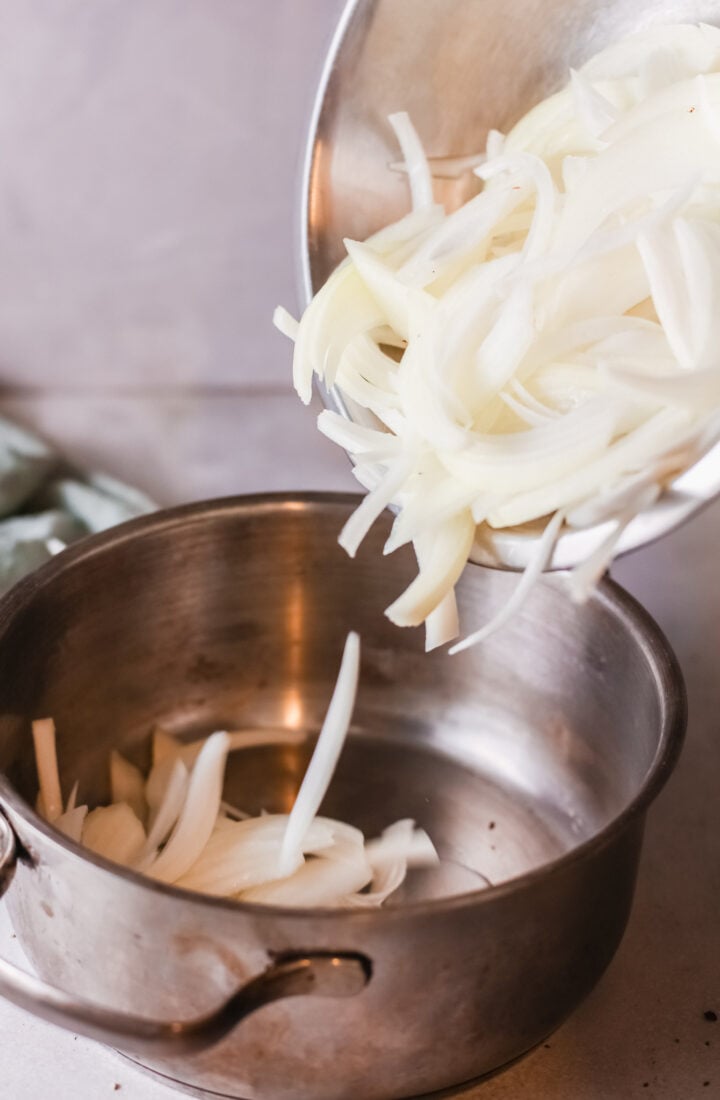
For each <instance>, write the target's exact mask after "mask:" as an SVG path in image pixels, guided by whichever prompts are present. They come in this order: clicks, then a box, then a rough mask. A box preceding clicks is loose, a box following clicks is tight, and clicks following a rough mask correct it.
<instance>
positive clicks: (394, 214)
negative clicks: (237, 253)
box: [300, 0, 720, 569]
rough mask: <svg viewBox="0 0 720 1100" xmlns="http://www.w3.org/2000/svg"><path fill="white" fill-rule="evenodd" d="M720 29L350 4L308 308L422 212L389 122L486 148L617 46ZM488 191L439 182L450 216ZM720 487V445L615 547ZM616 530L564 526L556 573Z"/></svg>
mask: <svg viewBox="0 0 720 1100" xmlns="http://www.w3.org/2000/svg"><path fill="white" fill-rule="evenodd" d="M678 22H685V23H697V22H706V23H711V24H718V23H720V15H719V9H718V4H717V2H716V0H679V2H678V0H573V2H572V3H569V2H568V0H503V3H488V2H487V0H422V3H418V2H417V0H348V3H347V4H346V6H345V9H344V11H343V14H342V17H341V19H340V22H339V24H338V27H337V31H336V33H335V37H334V40H333V43H332V45H331V47H330V50H329V52H328V57H327V61H326V63H325V69H324V72H323V74H322V78H321V80H320V86H319V88H318V92H317V97H316V101H315V110H314V112H313V117H312V121H311V124H310V131H309V134H308V143H307V152H306V160H305V170H304V179H303V190H302V208H301V215H300V227H301V240H300V257H301V281H302V287H303V291H304V294H305V297H306V299H307V300H309V298H310V297H311V296H312V294H313V293H314V292H315V291H317V290H318V289H319V288H320V287H321V286H322V284H323V283H324V282H325V280H326V279H327V277H328V275H329V274H330V273H331V271H332V270H333V269H334V268H335V267H336V266H337V264H338V263H339V261H340V260H341V259H342V258H343V256H344V255H345V249H344V246H343V243H342V242H343V239H344V238H345V237H350V238H352V239H355V240H364V239H365V238H366V237H368V236H369V235H370V234H371V233H373V232H375V230H377V229H380V228H381V227H382V226H384V225H387V224H388V223H390V222H392V221H395V220H396V219H397V218H399V217H401V216H402V215H403V214H405V213H407V211H408V209H409V201H410V200H409V191H408V184H407V178H406V177H405V176H404V175H402V173H400V172H397V171H393V170H392V169H391V164H392V163H393V161H397V159H398V155H399V154H398V148H397V144H396V141H395V138H394V135H393V132H392V130H391V128H390V126H389V125H388V122H387V116H388V115H389V114H391V113H392V112H393V111H401V110H402V111H408V112H409V113H410V116H411V118H412V119H413V122H414V124H415V126H416V128H417V130H418V132H419V134H420V136H421V139H422V141H423V144H424V146H425V148H426V151H427V152H428V154H429V155H431V156H447V155H451V156H452V155H462V154H467V153H478V152H481V151H482V150H483V149H484V148H485V142H486V139H487V134H488V130H490V129H491V128H495V129H499V130H502V131H504V132H507V130H509V129H510V127H511V126H512V125H513V124H514V123H515V122H517V121H518V119H519V118H521V116H522V115H523V114H525V112H526V111H528V110H529V108H530V107H532V106H534V104H536V103H537V102H539V100H541V99H542V98H543V97H545V96H547V95H549V94H550V93H552V92H555V91H557V90H558V88H560V87H562V86H563V85H564V84H565V83H566V82H567V79H568V72H569V68H570V66H574V67H576V68H577V67H578V66H580V65H582V63H583V62H584V61H587V60H588V58H589V57H591V56H592V55H593V54H594V53H597V52H598V51H599V50H602V49H604V48H605V47H606V46H608V45H610V43H611V42H614V41H616V40H617V39H619V38H622V37H623V36H624V35H627V34H631V33H632V32H633V31H636V30H644V29H647V28H648V27H650V26H652V25H655V24H662V23H678ZM478 187H479V183H478V180H477V179H476V178H475V177H474V176H473V175H472V174H467V175H464V176H462V177H461V178H460V179H458V180H438V181H437V182H436V187H435V190H436V197H437V199H438V201H441V202H443V203H444V204H445V206H446V207H447V208H448V209H453V208H455V207H457V206H459V205H460V204H461V203H463V202H465V201H466V200H467V199H468V198H470V196H471V195H472V194H474V193H475V192H476V191H477V190H478ZM318 388H319V390H320V393H321V396H322V398H323V400H324V402H325V404H326V405H328V406H330V407H332V408H335V409H337V410H338V411H340V412H341V413H343V415H346V416H349V417H350V418H351V419H353V420H356V421H358V422H359V423H368V422H370V421H369V420H368V417H370V416H371V414H369V413H368V412H367V410H365V409H361V408H360V407H358V406H356V405H354V404H353V403H352V402H351V401H348V400H346V399H345V398H343V397H342V396H341V395H340V394H339V393H338V391H337V390H332V391H327V390H325V389H324V388H323V387H322V386H319V387H318ZM719 493H720V444H718V445H716V446H715V447H714V448H713V449H712V450H711V451H710V453H709V454H707V455H705V457H704V458H702V459H701V460H700V461H699V462H697V463H696V464H695V465H694V466H692V467H690V469H688V470H687V471H685V472H684V473H683V474H681V475H680V476H679V477H677V478H676V479H675V480H674V482H673V483H672V486H671V487H670V488H669V489H668V490H667V491H665V492H664V493H663V494H662V496H661V497H660V498H659V499H658V501H657V502H656V503H655V504H654V505H653V506H652V507H651V508H647V509H645V510H644V511H643V512H641V513H640V514H639V515H638V516H637V517H636V518H635V519H634V520H633V521H632V522H631V523H630V524H628V526H627V527H626V528H625V530H624V531H623V532H622V534H621V535H620V538H619V541H618V543H617V546H616V549H615V553H616V554H621V553H624V552H626V551H628V550H633V549H635V548H637V547H638V546H643V545H645V544H647V543H649V542H652V541H654V540H655V539H657V538H660V537H661V536H662V535H664V534H667V533H668V532H669V531H671V530H672V529H673V528H675V527H677V526H678V525H679V524H680V523H683V522H685V520H687V519H689V518H690V516H692V515H693V514H694V513H695V512H696V511H697V510H698V509H699V508H702V507H704V505H706V504H707V503H708V502H709V501H710V500H712V499H714V497H715V496H717V495H718V494H719ZM542 527H543V525H542V524H530V525H527V526H526V527H523V528H517V529H508V530H505V531H496V532H493V545H492V552H491V553H489V552H488V546H487V543H486V542H485V541H483V540H478V541H477V542H476V544H475V546H474V547H473V550H472V552H471V560H473V561H477V562H480V563H481V564H483V565H490V566H496V565H501V566H503V567H505V568H509V569H520V568H523V567H524V566H525V565H526V564H527V562H528V560H529V559H530V558H531V556H532V554H533V552H534V549H535V544H536V539H537V537H538V535H539V533H540V532H541V531H542ZM611 529H612V524H605V525H603V526H602V527H600V526H598V527H592V528H587V529H583V530H572V529H569V528H567V529H564V530H563V532H562V534H561V536H560V538H559V539H558V542H557V545H556V547H555V551H554V554H553V562H552V564H553V568H555V569H566V568H570V567H571V566H572V565H574V564H576V563H577V562H579V561H581V560H582V559H583V558H584V557H587V555H588V554H589V553H590V552H591V551H592V549H594V547H595V546H596V545H597V544H598V542H599V541H601V540H602V538H604V537H606V536H607V535H608V534H609V533H610V531H611Z"/></svg>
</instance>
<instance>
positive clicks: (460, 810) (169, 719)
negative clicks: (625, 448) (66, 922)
mask: <svg viewBox="0 0 720 1100" xmlns="http://www.w3.org/2000/svg"><path fill="white" fill-rule="evenodd" d="M356 504H357V498H352V497H330V496H318V497H313V496H312V495H304V496H298V497H295V498H285V499H279V498H272V497H270V498H246V499H244V500H242V499H240V500H237V501H233V500H228V501H226V502H220V503H217V504H209V505H199V506H191V507H188V508H184V509H176V510H174V511H172V512H167V513H161V514H159V515H157V516H154V517H149V518H146V519H143V520H141V521H138V522H135V523H133V524H130V525H125V526H124V527H123V528H120V529H117V530H115V531H113V532H109V533H107V534H105V535H103V536H99V537H97V538H94V539H89V540H86V541H85V543H84V544H82V545H80V546H78V547H77V548H75V549H73V550H71V551H69V552H67V553H64V554H63V555H61V557H60V558H59V559H56V560H55V561H54V562H52V563H51V564H50V565H49V566H47V567H45V569H43V570H42V571H41V572H40V573H38V574H36V575H35V577H34V578H32V579H31V580H30V581H28V582H26V583H24V584H23V585H21V586H19V587H18V588H17V589H15V591H14V593H12V594H11V595H10V597H8V598H7V599H6V600H5V601H4V604H3V605H2V612H0V770H1V771H2V772H4V773H5V775H6V777H7V779H8V781H9V783H10V784H11V785H12V786H13V787H14V789H15V791H16V792H18V793H19V795H20V796H22V797H23V798H24V799H26V800H27V801H28V802H30V803H33V802H34V799H35V794H36V790H37V778H36V774H35V768H34V763H33V754H32V741H31V734H30V721H31V719H32V718H35V717H42V716H46V715H51V716H52V717H53V718H54V719H55V721H56V725H57V729H58V747H59V759H60V767H61V777H62V782H63V789H64V791H65V793H67V792H69V790H70V787H71V785H72V783H73V782H74V781H75V780H76V779H78V780H79V781H80V801H86V800H87V801H89V802H90V804H91V805H92V804H94V803H98V802H102V801H103V800H107V798H108V797H109V786H108V776H107V761H108V755H109V752H110V750H111V749H113V748H118V749H120V750H121V751H122V752H123V753H125V754H126V755H127V756H128V757H129V758H130V759H132V760H133V761H135V762H136V763H139V764H141V765H147V764H148V762H149V753H150V749H149V739H150V733H151V730H152V728H153V727H154V726H155V725H160V726H163V727H165V728H166V729H168V730H170V731H172V732H175V733H177V734H179V735H181V736H186V737H193V736H197V735H198V734H202V733H207V732H210V731H212V730H213V729H220V728H225V729H233V730H237V729H243V728H245V729H255V728H258V727H262V728H274V729H278V728H280V729H287V728H292V729H302V730H307V731H310V732H311V733H314V732H315V731H317V729H318V728H319V724H320V722H321V721H322V717H323V715H324V711H325V708H326V706H327V703H328V701H329V696H330V693H331V690H332V685H333V683H334V679H335V676H336V674H337V669H338V664H339V660H340V655H341V650H342V644H343V640H344V636H345V634H346V632H347V630H349V629H355V630H358V631H359V632H360V634H361V636H362V648H363V659H362V675H361V687H360V692H359V696H358V703H357V707H356V712H355V716H354V721H353V727H352V731H351V736H350V738H349V743H348V745H347V747H346V750H345V752H344V754H343V756H342V758H341V762H340V765H339V768H338V771H337V774H336V777H335V779H334V781H333V784H332V787H331V789H330V791H329V794H328V797H327V799H326V802H325V804H324V806H323V808H322V810H323V812H325V813H327V814H329V815H331V816H335V817H338V818H341V819H343V820H346V821H349V822H351V823H353V824H355V825H358V826H359V827H360V828H362V829H363V830H364V831H365V833H366V835H370V836H372V835H377V834H378V833H379V832H380V831H381V830H382V829H383V828H384V827H385V826H386V825H388V824H389V823H390V822H392V821H394V820H396V819H397V818H399V817H412V818H414V819H415V820H416V821H417V822H418V823H419V824H420V825H422V826H423V827H424V828H426V829H427V831H428V832H429V834H430V836H431V837H432V838H433V840H434V841H435V843H436V845H437V847H438V849H439V851H440V853H441V856H442V858H443V863H442V865H441V867H440V869H439V870H438V871H435V872H432V873H430V872H422V873H421V872H417V873H416V874H415V875H414V877H412V878H411V879H409V880H408V884H407V887H406V888H405V891H404V894H401V895H399V896H398V897H397V898H396V899H395V900H396V901H397V902H401V901H402V899H403V897H405V898H407V897H413V898H415V897H420V896H428V895H433V894H437V893H442V892H445V891H451V892H459V891H464V890H467V889H473V888H475V887H476V886H480V885H484V884H485V882H491V883H498V882H502V881H505V880H507V879H510V878H513V877H515V876H517V875H519V874H522V873H523V872H525V871H528V870H530V869H533V868H536V867H538V866H541V865H542V864H544V863H546V862H548V861H550V860H552V859H554V858H555V857H557V856H559V855H560V854H562V853H564V852H567V851H568V850H569V849H571V848H573V847H574V846H576V845H578V844H579V843H581V842H582V841H584V840H586V839H588V838H590V837H592V836H593V835H594V834H596V833H597V832H598V831H599V830H601V829H602V828H603V827H604V826H606V825H607V824H608V823H609V822H611V821H612V819H613V818H614V817H616V816H617V815H618V814H619V813H621V812H622V811H623V809H625V808H626V807H627V805H628V804H629V803H630V802H631V801H632V800H633V799H634V798H635V797H636V796H637V794H638V792H639V791H640V790H641V789H642V788H643V787H644V786H645V785H646V784H647V782H648V779H649V776H650V773H651V772H652V771H653V770H654V769H655V768H657V766H658V761H659V760H660V758H661V757H662V756H663V754H667V753H668V751H669V750H668V744H669V741H670V740H671V739H672V733H673V729H674V728H675V726H676V725H677V722H676V718H677V713H679V708H680V707H681V698H682V688H681V684H680V682H679V677H678V673H677V670H676V667H675V665H674V663H673V661H672V658H671V656H670V655H669V653H668V651H667V648H666V646H665V644H664V641H663V639H662V636H661V635H660V634H659V632H658V631H657V629H656V628H655V627H654V626H653V624H652V623H651V622H650V621H649V620H648V619H647V618H646V616H644V615H643V614H642V613H641V612H640V611H639V610H638V609H637V608H636V607H635V605H634V604H633V603H632V602H631V601H630V600H629V599H628V598H627V597H625V596H624V594H622V593H621V592H620V590H619V589H617V588H616V587H614V586H612V585H610V584H609V583H605V584H603V585H602V586H601V588H600V590H599V591H598V593H597V594H596V595H595V596H594V597H593V598H592V599H591V600H590V601H589V602H588V603H587V604H585V605H584V606H577V605H575V604H573V603H572V602H571V601H570V600H569V598H567V596H566V594H565V591H564V588H563V580H562V578H561V577H557V576H554V577H553V576H550V577H546V578H545V579H543V581H542V583H540V584H538V585H537V587H536V588H535V590H534V592H533V594H532V596H531V598H530V599H529V601H528V602H527V604H526V605H525V607H524V608H523V610H522V611H521V612H520V613H519V614H518V615H517V616H516V618H515V619H514V620H513V621H512V622H511V623H510V624H509V625H508V626H507V627H506V628H505V629H504V630H503V631H502V632H500V633H499V634H497V635H495V636H494V637H493V638H491V639H490V640H489V641H488V642H487V643H485V644H483V645H482V646H480V647H479V648H476V649H474V650H470V651H468V652H466V653H463V654H461V655H459V656H457V657H453V658H451V657H448V656H447V654H446V653H445V652H435V653H432V654H425V652H424V642H423V634H422V632H421V631H420V630H400V629H398V628H396V627H393V626H392V625H391V624H390V623H389V622H388V621H387V619H386V618H385V617H384V616H383V609H384V608H385V607H386V606H387V605H388V604H389V603H390V602H391V601H392V599H393V598H394V597H395V596H396V595H397V594H399V592H400V591H401V590H402V589H403V588H404V587H405V585H406V584H407V583H408V582H409V580H410V579H411V578H412V576H413V575H414V572H415V564H414V559H413V557H412V555H411V554H409V553H402V552H401V553H397V554H394V555H392V556H390V557H383V556H382V552H381V551H382V544H383V542H384V539H385V538H386V537H387V530H388V522H387V521H385V520H384V519H383V520H382V521H381V522H380V523H379V524H378V525H377V527H376V529H375V530H374V531H373V532H372V533H371V535H370V536H369V538H368V539H367V541H366V544H365V545H364V546H363V548H362V551H361V552H360V554H359V555H358V557H357V558H356V559H355V560H351V559H349V558H348V557H346V555H345V554H344V553H343V552H342V551H341V550H340V549H339V547H338V546H337V543H336V539H337V534H338V532H339V530H340V528H341V527H342V524H343V522H344V521H345V519H346V518H347V516H348V514H349V513H350V511H351V510H352V508H353V507H355V506H356ZM516 583H517V577H516V576H513V575H512V574H504V573H500V572H493V571H487V570H484V569H481V568H479V567H472V566H471V567H468V569H467V570H466V573H465V575H464V577H463V579H462V581H461V583H460V585H459V589H458V598H459V607H460V615H461V622H462V623H463V624H464V626H465V628H466V629H472V628H473V627H474V626H476V625H477V624H479V623H482V622H483V621H485V620H486V619H487V618H488V617H489V616H490V615H492V614H493V612H494V611H495V610H496V609H497V608H498V606H499V605H500V603H501V602H502V601H504V600H506V599H507V598H508V596H509V594H510V593H511V591H512V589H513V586H514V585H515V584H516ZM675 732H676V733H677V729H675ZM311 750H312V743H311V742H308V743H306V744H302V745H299V746H283V747H278V748H262V749H248V750H246V751H244V752H241V753H235V754H234V755H233V756H232V757H231V760H230V764H229V767H228V773H227V785H226V790H225V798H226V799H227V800H228V801H230V802H231V803H233V804H234V805H235V806H237V807H239V808H241V809H243V810H245V811H246V812H249V813H257V812H259V811H260V810H261V809H266V810H269V811H274V812H277V811H286V810H288V809H289V807H290V806H291V804H292V801H293V798H294V796H295V794H296V792H297V789H298V786H299V783H300V780H301V778H302V774H303V771H304V768H305V766H306V763H307V760H308V758H309V755H310V752H311ZM12 797H13V796H12V795H11V798H12Z"/></svg>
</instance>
